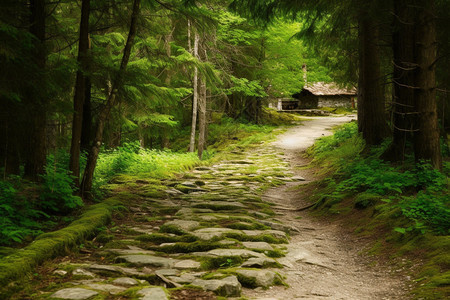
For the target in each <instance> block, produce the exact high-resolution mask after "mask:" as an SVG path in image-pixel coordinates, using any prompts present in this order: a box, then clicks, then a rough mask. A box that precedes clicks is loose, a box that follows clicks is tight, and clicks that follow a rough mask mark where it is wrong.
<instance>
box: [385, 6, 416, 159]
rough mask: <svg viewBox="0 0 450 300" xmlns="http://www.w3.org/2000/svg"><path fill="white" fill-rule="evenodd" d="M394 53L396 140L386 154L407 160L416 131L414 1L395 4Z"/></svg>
mask: <svg viewBox="0 0 450 300" xmlns="http://www.w3.org/2000/svg"><path fill="white" fill-rule="evenodd" d="M393 27H394V28H393V34H392V42H393V44H392V45H393V46H392V50H393V56H394V72H393V74H394V75H393V81H394V83H393V116H392V127H393V128H392V129H393V140H392V143H391V145H390V147H389V148H388V149H387V150H386V152H385V153H384V154H383V158H384V159H387V160H390V161H403V160H404V158H405V148H406V143H407V141H412V135H413V134H412V132H413V130H414V118H415V115H416V113H415V108H414V70H415V68H416V64H415V63H414V11H413V9H412V1H411V0H396V1H394V22H393Z"/></svg>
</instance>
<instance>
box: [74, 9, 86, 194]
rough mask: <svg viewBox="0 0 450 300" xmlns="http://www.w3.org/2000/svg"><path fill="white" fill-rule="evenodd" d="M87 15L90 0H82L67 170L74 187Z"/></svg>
mask: <svg viewBox="0 0 450 300" xmlns="http://www.w3.org/2000/svg"><path fill="white" fill-rule="evenodd" d="M89 13H90V0H83V1H82V3H81V21H80V34H79V44H78V59H77V62H78V70H77V78H76V82H75V94H74V97H73V110H74V111H73V122H72V143H71V147H70V160H69V170H70V172H71V173H72V175H73V176H74V181H75V185H76V186H77V187H78V186H79V177H80V147H81V135H82V128H83V106H84V99H85V96H86V77H85V75H84V72H86V69H87V67H88V66H87V56H88V50H89Z"/></svg>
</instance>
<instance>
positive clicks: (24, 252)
mask: <svg viewBox="0 0 450 300" xmlns="http://www.w3.org/2000/svg"><path fill="white" fill-rule="evenodd" d="M120 205H121V202H120V201H118V200H117V199H107V200H105V201H103V202H102V203H99V204H95V205H92V206H90V207H88V208H87V209H86V211H85V212H84V213H83V214H82V215H81V217H80V219H78V220H76V221H74V222H72V223H71V224H70V225H69V226H67V227H66V228H63V229H61V230H58V231H54V232H49V233H44V234H41V235H40V236H38V237H37V238H36V240H35V241H34V242H33V243H31V244H30V245H29V246H27V247H25V248H23V249H21V250H18V251H15V253H13V254H11V255H8V256H6V257H3V258H2V259H1V260H0V285H2V286H4V285H6V283H7V282H8V281H11V280H14V279H17V278H19V277H21V276H24V275H25V274H26V273H28V272H30V271H32V270H33V269H34V268H35V267H36V266H37V265H39V264H41V263H42V262H44V261H45V260H47V259H50V258H52V257H55V256H57V255H61V254H64V253H66V252H67V250H68V249H70V248H72V247H74V246H75V245H77V244H78V243H81V242H82V241H83V240H85V239H87V238H89V237H92V236H93V235H94V234H95V233H96V231H97V230H98V228H100V227H102V226H104V225H106V224H107V223H108V222H109V221H110V220H111V215H112V212H113V211H114V210H115V209H117V208H118V207H119V206H120Z"/></svg>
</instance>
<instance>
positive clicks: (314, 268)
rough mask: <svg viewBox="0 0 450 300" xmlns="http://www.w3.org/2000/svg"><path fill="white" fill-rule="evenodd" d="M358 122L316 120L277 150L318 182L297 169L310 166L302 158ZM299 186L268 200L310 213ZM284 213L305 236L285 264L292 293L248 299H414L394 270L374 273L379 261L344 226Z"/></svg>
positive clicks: (296, 239)
mask: <svg viewBox="0 0 450 300" xmlns="http://www.w3.org/2000/svg"><path fill="white" fill-rule="evenodd" d="M354 118H355V116H346V117H327V118H323V117H320V118H312V120H310V121H306V122H305V123H304V125H303V126H298V127H295V128H292V129H290V130H288V131H287V132H286V133H285V134H283V135H282V136H280V137H279V138H278V140H277V141H276V142H275V143H273V146H275V147H276V148H278V149H280V150H282V151H283V152H284V156H285V161H287V162H289V165H290V167H291V170H292V172H294V174H295V175H297V176H302V177H304V178H305V179H306V180H305V181H304V183H307V182H310V181H313V180H314V174H313V171H311V170H299V169H298V168H296V167H299V166H303V165H305V164H307V163H308V161H307V160H306V159H304V158H302V156H301V152H302V151H304V150H305V149H306V148H308V147H309V146H311V145H312V144H313V142H314V140H315V139H317V138H319V137H321V136H325V135H330V134H331V131H330V129H331V127H333V126H335V125H338V124H342V123H345V122H348V121H350V120H351V119H354ZM297 185H298V183H295V182H291V183H287V184H286V185H283V186H279V187H276V188H272V189H270V190H268V191H267V192H266V193H265V195H264V196H263V199H265V200H266V201H272V202H274V203H276V204H278V205H280V206H283V207H289V208H301V207H305V206H307V205H308V204H310V202H309V201H308V200H307V199H302V197H301V195H299V192H298V191H296V190H295V189H293V187H295V186H297ZM278 213H279V216H278V219H279V220H280V221H281V222H282V223H283V224H289V225H292V226H294V227H297V228H298V229H299V230H300V232H301V233H300V234H297V235H293V236H292V239H291V240H290V243H289V245H288V246H287V248H288V253H287V255H286V257H285V258H282V259H279V262H281V263H282V264H283V265H284V266H285V268H284V269H283V273H284V274H285V275H286V277H287V279H286V282H287V283H288V284H289V286H290V287H289V288H288V289H285V288H282V287H272V288H271V289H269V290H267V291H264V292H263V291H255V290H248V291H247V293H246V295H247V296H249V297H258V299H263V298H261V297H265V299H333V300H334V299H358V300H362V299H408V296H407V295H406V294H407V291H406V287H405V282H406V278H405V277H403V278H402V277H401V276H396V275H394V274H393V272H394V270H391V269H390V268H387V267H383V266H382V264H380V265H378V264H377V266H376V267H369V266H368V264H369V263H371V262H372V263H373V261H371V259H370V258H365V257H363V256H362V255H360V254H359V253H360V252H361V250H363V249H364V246H365V245H364V243H363V242H361V241H360V240H358V238H357V237H355V236H354V235H350V234H348V233H345V232H344V230H343V229H342V228H341V227H340V226H339V224H336V223H330V222H326V221H323V220H322V221H319V220H317V219H316V218H314V217H311V216H310V215H309V212H308V211H303V212H298V211H297V212H295V211H286V210H279V211H278ZM372 260H373V258H372Z"/></svg>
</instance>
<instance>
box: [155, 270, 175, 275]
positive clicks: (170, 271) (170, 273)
mask: <svg viewBox="0 0 450 300" xmlns="http://www.w3.org/2000/svg"><path fill="white" fill-rule="evenodd" d="M179 272H180V271H178V270H175V269H159V270H156V271H155V273H156V274H159V275H163V276H176V275H178V273H179Z"/></svg>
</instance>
